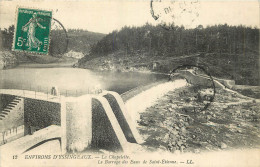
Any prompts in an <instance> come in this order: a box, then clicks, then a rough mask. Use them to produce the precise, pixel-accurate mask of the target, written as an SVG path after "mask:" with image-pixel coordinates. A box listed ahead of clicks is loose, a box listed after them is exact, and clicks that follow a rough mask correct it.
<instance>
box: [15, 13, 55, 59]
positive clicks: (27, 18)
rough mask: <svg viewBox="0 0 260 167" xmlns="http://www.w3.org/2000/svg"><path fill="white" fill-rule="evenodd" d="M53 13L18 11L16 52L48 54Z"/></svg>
mask: <svg viewBox="0 0 260 167" xmlns="http://www.w3.org/2000/svg"><path fill="white" fill-rule="evenodd" d="M51 19H52V11H46V10H38V9H26V8H18V9H17V19H16V29H15V35H14V39H13V50H14V51H25V52H29V53H37V54H48V50H49V43H50V31H51Z"/></svg>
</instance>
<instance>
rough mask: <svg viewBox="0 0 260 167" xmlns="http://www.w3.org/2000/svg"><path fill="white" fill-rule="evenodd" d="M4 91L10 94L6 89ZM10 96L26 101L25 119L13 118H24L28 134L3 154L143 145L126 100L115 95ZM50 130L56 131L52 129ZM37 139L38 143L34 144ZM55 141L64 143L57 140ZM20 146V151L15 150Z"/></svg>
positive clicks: (122, 149) (119, 149) (75, 150)
mask: <svg viewBox="0 0 260 167" xmlns="http://www.w3.org/2000/svg"><path fill="white" fill-rule="evenodd" d="M4 92H5V93H8V91H6V90H5V91H4ZM0 93H1V92H0ZM10 94H11V95H13V96H15V97H19V98H21V99H22V101H23V102H22V103H21V104H20V105H21V112H22V113H23V116H18V115H19V114H18V113H19V112H13V114H14V115H13V117H19V118H20V119H22V124H23V128H24V129H23V130H24V133H23V136H19V139H17V140H19V141H20V142H19V143H21V144H20V145H19V143H17V142H16V141H17V140H14V141H10V142H8V143H5V144H4V145H2V146H0V151H1V152H2V153H4V152H5V151H6V152H8V150H9V148H12V150H13V151H14V152H13V154H16V153H17V154H20V153H25V152H28V151H32V150H35V149H36V150H37V147H41V149H42V148H45V147H44V146H45V145H46V151H48V149H47V148H48V147H47V144H48V142H52V144H54V143H56V145H57V143H59V145H60V146H59V145H57V147H58V148H59V150H60V152H61V153H66V152H81V151H84V150H87V149H106V150H110V151H124V150H126V148H127V147H126V146H127V144H128V143H141V142H142V140H141V137H140V136H139V134H138V132H137V130H136V128H135V127H134V124H133V122H132V120H131V117H130V115H129V113H128V111H126V108H125V106H124V103H123V100H122V99H121V97H120V95H119V94H117V93H115V92H107V91H105V92H103V93H101V94H99V95H91V94H88V95H83V96H80V97H63V96H60V97H59V98H60V99H58V100H57V99H56V98H50V99H48V100H44V99H37V98H35V97H32V96H29V95H28V96H24V97H22V96H21V94H20V93H17V94H16V92H15V91H11V92H10ZM57 98H58V97H57ZM8 122H10V120H9V121H8ZM54 126H56V127H57V128H55V127H54ZM50 127H53V128H51V130H50ZM58 127H59V128H58ZM1 128H2V129H4V130H8V128H9V127H5V126H3V125H1ZM50 131H51V132H50ZM54 132H55V133H56V132H57V135H55V134H54ZM34 138H35V139H36V138H37V140H36V141H37V142H38V143H37V142H36V143H35V142H30V141H31V140H33V139H34ZM53 138H54V139H55V140H57V141H60V142H56V141H53ZM30 143H31V144H30ZM7 145H8V147H7ZM17 145H19V148H20V149H19V151H18V152H17V151H15V150H16V149H15V147H17ZM54 145H55V144H54Z"/></svg>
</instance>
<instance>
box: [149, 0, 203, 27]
mask: <svg viewBox="0 0 260 167" xmlns="http://www.w3.org/2000/svg"><path fill="white" fill-rule="evenodd" d="M199 8H200V2H199V0H151V2H150V12H151V15H152V17H153V18H154V20H156V21H157V22H158V24H160V25H161V26H162V28H164V29H166V30H173V29H174V27H175V26H176V25H178V26H184V27H185V28H191V27H192V26H194V22H195V20H196V18H197V17H199Z"/></svg>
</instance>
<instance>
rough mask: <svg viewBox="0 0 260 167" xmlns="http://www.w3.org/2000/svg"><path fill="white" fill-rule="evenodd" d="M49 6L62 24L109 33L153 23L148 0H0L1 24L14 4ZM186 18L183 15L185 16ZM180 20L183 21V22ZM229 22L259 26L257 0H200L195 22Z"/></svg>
mask: <svg viewBox="0 0 260 167" xmlns="http://www.w3.org/2000/svg"><path fill="white" fill-rule="evenodd" d="M17 6H22V7H28V8H41V9H52V10H53V17H54V18H56V19H57V20H59V21H60V22H61V23H62V24H63V25H64V27H65V28H82V29H87V30H89V31H94V32H101V33H109V32H111V31H113V30H115V29H117V30H119V29H120V28H122V27H123V26H125V25H128V26H132V25H134V26H141V25H143V24H145V23H146V22H149V23H151V24H156V21H155V20H154V19H153V18H152V17H151V13H150V0H139V1H137V0H112V1H111V0H106V1H105V0H98V1H64V0H63V1H61V0H59V1H50V0H49V1H46V0H45V1H42V0H41V1H35V0H34V1H2V0H0V27H1V28H6V27H8V26H9V25H11V24H14V22H15V12H16V7H17ZM185 20H186V19H185ZM185 20H183V22H185ZM225 23H227V24H229V25H240V24H242V25H247V26H252V27H255V26H256V27H260V23H259V2H258V1H257V0H244V1H242V0H240V1H238V0H236V1H233V0H229V1H227V0H226V1H220V0H219V1H216V0H215V1H205V0H204V1H201V2H200V10H199V17H198V18H196V20H195V21H194V26H195V25H199V24H202V25H203V26H206V25H214V24H225Z"/></svg>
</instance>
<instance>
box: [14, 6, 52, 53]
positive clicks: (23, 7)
mask: <svg viewBox="0 0 260 167" xmlns="http://www.w3.org/2000/svg"><path fill="white" fill-rule="evenodd" d="M20 8H22V9H29V10H38V11H47V12H51V17H50V19H51V20H52V19H53V10H52V9H43V8H38V7H31V6H30V7H25V6H20V5H18V6H16V11H15V20H14V36H13V41H12V51H15V52H20V53H25V52H26V53H29V54H33V55H34V56H42V55H49V47H50V41H51V30H52V29H51V28H52V27H51V23H50V24H49V34H48V37H49V44H48V49H47V53H46V54H45V53H43V52H37V51H27V50H26V51H25V50H19V49H15V41H16V35H17V34H16V32H17V22H18V13H19V9H20Z"/></svg>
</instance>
